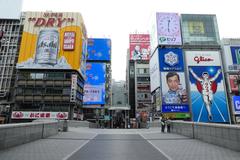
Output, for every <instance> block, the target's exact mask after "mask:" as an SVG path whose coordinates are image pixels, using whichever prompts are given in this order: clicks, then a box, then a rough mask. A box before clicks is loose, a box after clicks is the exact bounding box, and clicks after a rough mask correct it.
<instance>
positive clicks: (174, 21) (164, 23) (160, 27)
mask: <svg viewBox="0 0 240 160" xmlns="http://www.w3.org/2000/svg"><path fill="white" fill-rule="evenodd" d="M156 16H157V37H158V44H160V45H182V36H181V29H180V19H179V15H178V14H177V13H157V15H156Z"/></svg>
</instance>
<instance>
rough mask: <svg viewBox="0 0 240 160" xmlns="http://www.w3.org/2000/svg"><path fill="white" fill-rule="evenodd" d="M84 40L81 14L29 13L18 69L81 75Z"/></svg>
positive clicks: (84, 34) (84, 32)
mask: <svg viewBox="0 0 240 160" xmlns="http://www.w3.org/2000/svg"><path fill="white" fill-rule="evenodd" d="M84 39H86V31H85V27H84V23H83V20H82V17H81V15H80V14H79V13H70V12H63V13H60V12H57V13H54V12H26V20H25V23H24V29H23V35H22V41H21V47H20V53H19V58H18V63H17V68H18V69H21V68H23V69H25V68H31V69H74V70H78V71H79V70H80V63H81V59H82V51H83V50H82V48H83V47H82V45H83V40H84Z"/></svg>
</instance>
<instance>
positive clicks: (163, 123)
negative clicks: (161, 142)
mask: <svg viewBox="0 0 240 160" xmlns="http://www.w3.org/2000/svg"><path fill="white" fill-rule="evenodd" d="M165 122H166V120H165V118H164V117H163V118H162V120H161V129H162V133H164V131H165V125H166V124H165Z"/></svg>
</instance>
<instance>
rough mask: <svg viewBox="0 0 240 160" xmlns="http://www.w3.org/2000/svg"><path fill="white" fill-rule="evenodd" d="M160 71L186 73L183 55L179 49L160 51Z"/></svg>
mask: <svg viewBox="0 0 240 160" xmlns="http://www.w3.org/2000/svg"><path fill="white" fill-rule="evenodd" d="M159 64H160V71H180V72H181V71H182V72H183V71H184V65H183V53H182V49H179V48H163V49H159Z"/></svg>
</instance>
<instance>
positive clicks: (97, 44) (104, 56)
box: [88, 38, 111, 61]
mask: <svg viewBox="0 0 240 160" xmlns="http://www.w3.org/2000/svg"><path fill="white" fill-rule="evenodd" d="M88 60H95V61H110V60H111V40H110V39H104V38H89V39H88Z"/></svg>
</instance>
